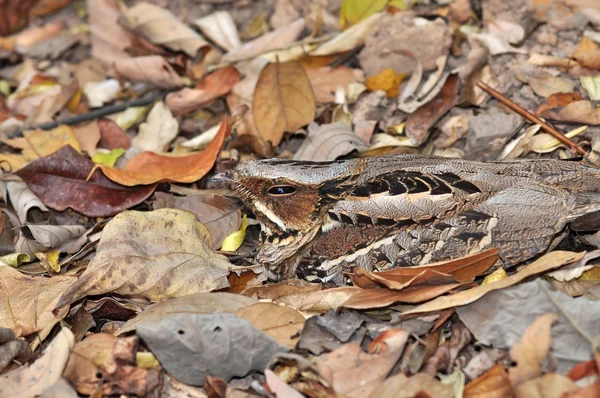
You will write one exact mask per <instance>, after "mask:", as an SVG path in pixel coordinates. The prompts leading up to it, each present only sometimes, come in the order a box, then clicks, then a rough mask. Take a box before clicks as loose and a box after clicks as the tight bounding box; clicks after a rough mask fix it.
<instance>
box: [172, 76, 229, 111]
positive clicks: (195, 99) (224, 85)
mask: <svg viewBox="0 0 600 398" xmlns="http://www.w3.org/2000/svg"><path fill="white" fill-rule="evenodd" d="M239 80H240V72H238V70H237V69H236V68H235V67H233V66H228V67H226V68H222V69H218V70H216V71H215V72H213V73H211V74H210V75H208V76H206V77H205V78H204V79H203V80H202V81H201V82H200V83H198V85H196V87H194V88H184V89H183V90H180V91H177V92H175V93H170V94H168V95H167V98H166V100H165V101H166V103H167V106H168V107H169V108H170V109H171V111H172V112H173V114H175V115H185V114H187V113H190V112H193V111H195V110H197V109H198V108H199V107H200V105H202V104H205V103H207V102H209V101H212V100H214V99H216V98H219V97H220V96H222V95H225V94H227V93H228V92H229V91H231V89H232V88H233V86H234V85H235V84H236V83H237V82H238V81H239Z"/></svg>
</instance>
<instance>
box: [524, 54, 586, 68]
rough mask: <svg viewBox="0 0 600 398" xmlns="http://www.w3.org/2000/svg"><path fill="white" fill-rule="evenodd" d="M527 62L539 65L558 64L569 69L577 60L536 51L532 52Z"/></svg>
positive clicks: (557, 65)
mask: <svg viewBox="0 0 600 398" xmlns="http://www.w3.org/2000/svg"><path fill="white" fill-rule="evenodd" d="M527 62H529V63H530V64H533V65H537V66H556V67H559V68H565V69H569V68H572V67H573V66H575V62H573V61H572V60H571V59H569V58H560V57H554V56H552V55H543V54H535V53H534V54H531V56H530V57H529V59H528V60H527Z"/></svg>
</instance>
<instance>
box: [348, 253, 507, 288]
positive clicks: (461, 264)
mask: <svg viewBox="0 0 600 398" xmlns="http://www.w3.org/2000/svg"><path fill="white" fill-rule="evenodd" d="M497 259H498V250H497V249H489V250H486V251H483V252H481V253H476V254H472V255H470V256H466V257H462V258H458V259H454V260H447V261H440V262H437V263H432V264H427V265H421V266H416V267H401V268H395V269H391V270H389V271H384V272H369V271H366V270H364V269H362V268H357V269H356V270H355V271H356V272H355V273H354V274H350V278H352V283H354V285H356V286H358V287H362V288H371V287H376V286H378V285H383V286H385V287H387V288H388V289H392V290H401V289H404V288H405V287H407V286H415V285H418V284H428V285H432V284H440V283H436V278H437V279H438V280H439V278H440V277H442V279H441V280H442V281H443V283H455V282H461V283H462V282H467V281H472V280H473V279H474V278H475V277H476V276H479V275H481V274H483V273H484V272H485V271H487V270H488V269H489V268H490V267H491V266H492V265H493V264H494V263H495V262H496V260H497ZM447 276H451V278H450V279H447V278H446V277H447Z"/></svg>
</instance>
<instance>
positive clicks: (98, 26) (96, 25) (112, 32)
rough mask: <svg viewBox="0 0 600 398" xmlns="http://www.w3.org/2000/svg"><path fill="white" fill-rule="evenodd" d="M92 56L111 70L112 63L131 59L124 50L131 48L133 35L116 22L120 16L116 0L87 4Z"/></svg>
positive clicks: (96, 0)
mask: <svg viewBox="0 0 600 398" xmlns="http://www.w3.org/2000/svg"><path fill="white" fill-rule="evenodd" d="M86 5H87V10H88V14H89V24H90V36H91V40H92V56H93V57H94V58H96V59H98V60H100V61H101V62H102V63H103V64H104V65H106V66H107V67H109V68H112V64H113V62H115V61H117V60H121V59H127V58H129V57H131V56H130V55H129V54H128V53H127V52H126V51H125V50H126V49H127V48H128V47H131V46H132V38H133V35H132V34H131V33H130V32H128V31H127V30H126V29H124V28H123V27H122V26H121V25H120V24H119V22H118V19H119V17H120V16H121V11H120V9H119V3H118V2H117V0H94V1H89V2H87V4H86Z"/></svg>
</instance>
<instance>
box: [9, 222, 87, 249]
mask: <svg viewBox="0 0 600 398" xmlns="http://www.w3.org/2000/svg"><path fill="white" fill-rule="evenodd" d="M85 231H86V228H85V227H84V226H82V225H24V226H22V227H20V228H19V236H18V238H17V240H16V242H15V250H16V251H18V252H21V253H27V254H29V255H30V256H34V255H35V253H37V252H45V251H47V250H52V249H57V250H60V251H63V252H67V253H75V252H76V251H78V250H79V249H80V248H81V246H83V245H84V244H85V237H83V236H82V235H83V234H84V233H85ZM79 238H82V239H79Z"/></svg>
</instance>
